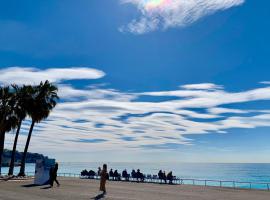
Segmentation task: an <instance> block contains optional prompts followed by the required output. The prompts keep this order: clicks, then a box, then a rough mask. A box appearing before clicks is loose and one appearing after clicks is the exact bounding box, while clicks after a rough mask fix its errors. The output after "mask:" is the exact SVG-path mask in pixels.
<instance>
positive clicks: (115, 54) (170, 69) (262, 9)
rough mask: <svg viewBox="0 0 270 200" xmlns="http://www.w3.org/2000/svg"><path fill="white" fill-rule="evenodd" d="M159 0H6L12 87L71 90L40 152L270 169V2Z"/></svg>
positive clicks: (4, 27) (4, 25)
mask: <svg viewBox="0 0 270 200" xmlns="http://www.w3.org/2000/svg"><path fill="white" fill-rule="evenodd" d="M149 2H151V0H150V1H144V0H128V1H121V0H93V1H88V0H78V1H72V0H66V1H54V0H47V1H41V0H40V1H36V0H25V1H19V0H17V1H16V0H10V1H1V2H0V29H1V31H0V84H9V83H13V82H15V83H18V84H23V83H37V82H39V81H40V80H43V79H48V80H50V81H52V82H55V83H56V84H58V86H59V95H60V97H61V102H60V103H59V105H58V106H57V107H56V109H55V111H54V112H53V113H52V114H51V116H50V117H49V118H48V120H46V121H45V122H42V123H40V124H39V125H37V126H36V128H35V130H34V135H33V138H32V141H31V147H30V151H35V152H41V153H44V154H47V155H50V156H52V157H56V158H57V159H58V160H61V161H104V160H109V161H159V160H160V159H162V161H186V162H270V159H269V156H268V155H269V153H270V148H269V144H268V141H269V139H270V136H269V134H268V133H269V131H270V102H269V101H270V86H269V84H270V82H269V81H270V78H269V74H270V68H269V66H270V61H269V59H268V57H269V50H268V46H269V44H270V40H269V35H270V28H269V27H270V26H269V25H270V24H269V23H270V22H269V20H267V19H269V17H270V16H269V15H270V14H269V12H268V11H269V6H270V2H268V1H266V0H264V1H251V0H246V1H244V0H211V1H210V0H204V1H202V0H196V1H192V2H191V3H187V2H186V1H184V0H171V1H168V3H164V4H160V5H158V6H156V7H149ZM161 2H162V1H161ZM164 2H165V1H164ZM28 128H29V121H26V122H25V124H24V125H23V132H22V135H21V136H20V142H19V149H20V150H21V149H23V146H24V142H25V139H26V134H27V131H28ZM13 137H14V134H13V133H10V134H8V136H7V143H6V147H11V145H12V140H13Z"/></svg>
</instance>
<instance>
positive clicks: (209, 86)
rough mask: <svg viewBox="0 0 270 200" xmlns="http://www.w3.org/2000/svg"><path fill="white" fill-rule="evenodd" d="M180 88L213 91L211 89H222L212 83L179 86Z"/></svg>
mask: <svg viewBox="0 0 270 200" xmlns="http://www.w3.org/2000/svg"><path fill="white" fill-rule="evenodd" d="M181 88H184V89H190V90H213V89H222V86H220V85H216V84H213V83H201V84H189V85H183V86H181Z"/></svg>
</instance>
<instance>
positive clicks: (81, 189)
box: [0, 178, 270, 200]
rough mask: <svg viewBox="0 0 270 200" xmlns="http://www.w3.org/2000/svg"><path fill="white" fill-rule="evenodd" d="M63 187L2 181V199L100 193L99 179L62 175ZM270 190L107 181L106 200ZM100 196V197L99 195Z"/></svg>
mask: <svg viewBox="0 0 270 200" xmlns="http://www.w3.org/2000/svg"><path fill="white" fill-rule="evenodd" d="M59 180H60V183H61V186H60V187H56V186H55V187H54V188H52V189H48V188H47V187H46V186H33V185H32V183H33V180H26V181H0V199H1V200H21V199H27V200H37V199H39V200H49V199H55V200H56V199H57V200H58V199H61V200H84V199H88V200H89V199H95V197H97V195H99V194H100V192H99V191H98V188H99V181H96V180H84V179H78V178H59ZM269 196H270V192H268V191H258V190H246V189H229V188H219V187H204V186H190V185H161V184H148V183H130V182H114V181H109V182H107V194H106V195H105V196H104V197H103V198H100V199H104V200H120V199H121V200H157V199H165V200H179V199H183V200H249V199H250V200H255V199H256V200H268V199H269ZM96 199H97V198H96Z"/></svg>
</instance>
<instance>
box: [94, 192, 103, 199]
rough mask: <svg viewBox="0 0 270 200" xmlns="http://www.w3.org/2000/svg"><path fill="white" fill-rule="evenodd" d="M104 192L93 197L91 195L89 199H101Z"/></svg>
mask: <svg viewBox="0 0 270 200" xmlns="http://www.w3.org/2000/svg"><path fill="white" fill-rule="evenodd" d="M105 194H106V193H105V192H103V193H101V194H98V195H97V196H95V197H92V198H91V199H94V200H99V199H103V198H104V197H105Z"/></svg>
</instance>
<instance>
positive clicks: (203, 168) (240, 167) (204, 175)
mask: <svg viewBox="0 0 270 200" xmlns="http://www.w3.org/2000/svg"><path fill="white" fill-rule="evenodd" d="M102 165H103V163H100V162H62V163H59V170H58V172H59V173H72V174H80V172H81V171H82V170H84V169H86V170H88V171H89V170H94V171H97V169H98V167H102ZM107 165H108V169H113V170H115V169H117V170H118V172H122V170H124V169H127V171H128V173H130V172H131V170H132V169H135V170H137V169H140V171H141V172H142V173H144V174H152V175H154V174H157V173H158V171H159V170H162V171H165V172H166V173H168V172H169V171H172V172H173V175H174V176H177V177H179V178H181V179H196V180H217V181H220V180H222V181H237V182H238V183H236V184H238V186H239V187H247V188H248V187H250V184H247V183H240V182H252V188H255V189H267V184H259V183H269V185H270V163H265V164H264V163H229V164H228V163H226V164H225V163H136V162H134V163H131V162H110V163H107ZM18 171H19V167H16V168H15V174H16V173H18ZM34 171H35V164H26V172H34ZM7 172H8V168H6V167H3V168H2V173H7ZM186 182H188V180H187V181H186ZM187 184H188V183H187ZM203 184H205V182H204V181H196V185H203ZM207 184H208V185H209V184H210V185H211V184H213V185H215V186H217V185H218V184H219V182H211V181H210V182H208V183H207ZM222 184H223V186H226V184H227V186H229V187H230V186H232V182H228V183H226V182H224V183H222ZM241 184H242V185H241Z"/></svg>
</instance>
